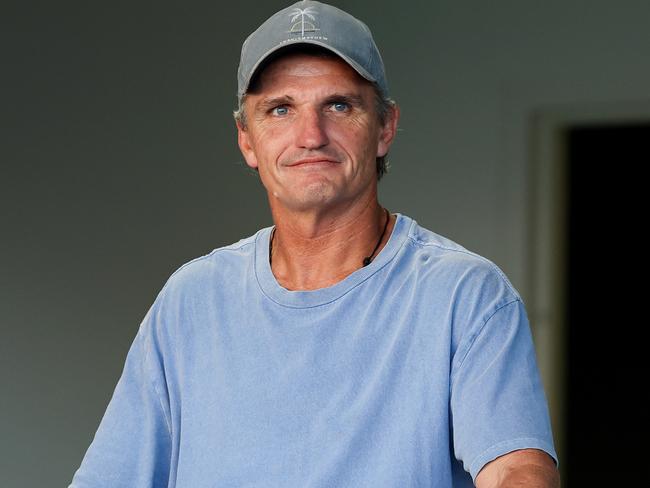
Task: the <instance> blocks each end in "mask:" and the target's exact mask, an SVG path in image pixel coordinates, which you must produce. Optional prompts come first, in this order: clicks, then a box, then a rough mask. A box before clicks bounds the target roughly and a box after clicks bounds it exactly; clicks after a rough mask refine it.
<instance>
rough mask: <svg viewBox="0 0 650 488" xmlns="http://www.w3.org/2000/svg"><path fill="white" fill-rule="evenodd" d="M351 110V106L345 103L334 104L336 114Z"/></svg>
mask: <svg viewBox="0 0 650 488" xmlns="http://www.w3.org/2000/svg"><path fill="white" fill-rule="evenodd" d="M349 108H350V106H349V105H348V104H347V103H345V102H334V103H333V104H332V109H333V110H334V111H335V112H345V111H346V110H347V109H349Z"/></svg>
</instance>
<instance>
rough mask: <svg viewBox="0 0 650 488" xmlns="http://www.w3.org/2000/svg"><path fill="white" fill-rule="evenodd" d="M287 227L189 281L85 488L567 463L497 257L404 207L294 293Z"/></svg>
mask: <svg viewBox="0 0 650 488" xmlns="http://www.w3.org/2000/svg"><path fill="white" fill-rule="evenodd" d="M270 231H271V228H265V229H262V230H260V231H259V232H257V233H256V234H255V235H253V236H251V237H249V238H247V239H244V240H242V241H240V242H238V243H236V244H233V245H231V246H228V247H223V248H220V249H216V250H215V251H213V252H212V253H210V254H208V255H207V256H203V257H201V258H198V259H195V260H193V261H191V262H189V263H187V264H186V265H184V266H182V267H181V268H180V269H179V270H178V271H176V272H175V273H174V274H173V275H172V276H171V278H170V279H169V281H168V282H167V283H166V284H165V286H164V287H163V289H162V291H161V292H160V294H159V295H158V297H157V299H156V301H155V302H154V304H153V305H152V307H151V309H150V310H149V312H148V313H147V315H146V317H145V319H144V321H143V322H142V325H141V326H140V329H139V331H138V334H137V336H136V338H135V340H134V342H133V345H132V346H131V349H130V351H129V354H128V357H127V360H126V364H125V367H124V372H123V374H122V377H121V378H120V380H119V382H118V384H117V387H116V389H115V392H114V395H113V398H112V400H111V402H110V404H109V406H108V409H107V410H106V413H105V415H104V418H103V420H102V422H101V424H100V426H99V429H98V431H97V434H96V435H95V439H94V441H93V443H92V444H91V446H90V447H89V449H88V452H87V453H86V456H85V458H84V460H83V462H82V464H81V467H80V468H79V470H78V471H77V472H76V474H75V476H74V479H73V482H72V485H71V486H72V487H75V488H85V487H110V488H119V487H128V488H134V487H179V488H180V487H183V488H202V487H210V488H212V487H247V488H252V487H263V488H275V487H282V488H288V487H290V488H295V487H300V488H316V487H318V488H325V487H328V488H331V487H336V488H342V487H350V488H360V487H372V488H377V487H382V488H406V487H435V488H445V487H452V486H454V487H459V486H472V481H471V478H470V475H471V477H475V476H476V475H477V473H478V472H479V470H480V469H481V468H482V467H483V466H484V465H485V464H486V463H487V462H489V461H490V460H492V459H494V458H495V457H497V456H499V455H502V454H504V453H507V452H510V451H513V450H516V449H521V448H537V449H542V450H544V451H546V452H547V453H549V454H550V455H551V456H553V458H556V454H555V452H554V448H553V441H552V435H551V429H550V424H549V418H548V411H547V406H546V400H545V397H544V392H543V390H542V386H541V383H540V378H539V374H538V370H537V366H536V361H535V353H534V348H533V344H532V340H531V334H530V330H529V325H528V321H527V318H526V313H525V310H524V306H523V304H522V301H521V298H520V296H519V295H518V293H517V292H516V291H515V290H514V289H513V287H512V285H511V284H510V283H509V281H508V280H507V278H506V277H505V276H504V275H503V273H502V272H501V271H500V270H499V269H498V268H497V267H496V266H495V265H494V264H492V263H491V262H490V261H488V260H486V259H484V258H482V257H480V256H477V255H476V254H473V253H471V252H469V251H467V250H466V249H464V248H462V247H461V246H459V245H458V244H455V243H454V242H452V241H450V240H448V239H445V238H443V237H441V236H439V235H437V234H434V233H433V232H431V231H428V230H426V229H424V228H422V227H420V226H419V225H418V224H417V223H416V222H415V221H414V220H412V219H410V218H409V217H407V216H405V215H401V214H398V215H397V221H396V224H395V228H394V230H393V232H392V234H391V236H390V239H389V241H388V243H387V245H386V246H385V247H384V248H383V249H382V251H381V252H380V253H379V254H378V255H377V257H376V258H375V260H374V261H373V262H372V263H371V264H370V265H369V266H367V267H364V268H361V269H359V270H358V271H355V272H354V273H352V274H351V275H349V276H348V277H347V278H345V279H344V280H342V281H340V282H339V283H337V284H336V285H334V286H331V287H328V288H323V289H319V290H314V291H288V290H286V289H285V288H282V287H281V286H280V285H279V284H278V283H277V281H276V280H275V277H274V276H273V274H272V272H271V268H270V266H269V260H268V249H269V235H270ZM468 473H469V474H468Z"/></svg>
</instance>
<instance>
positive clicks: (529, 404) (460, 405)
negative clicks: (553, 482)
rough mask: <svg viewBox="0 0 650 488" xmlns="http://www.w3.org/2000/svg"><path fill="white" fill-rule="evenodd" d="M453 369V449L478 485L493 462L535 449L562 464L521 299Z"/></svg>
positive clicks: (483, 330)
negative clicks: (480, 476) (556, 451)
mask: <svg viewBox="0 0 650 488" xmlns="http://www.w3.org/2000/svg"><path fill="white" fill-rule="evenodd" d="M460 352H461V353H462V356H461V357H460V358H459V359H458V361H456V362H455V364H454V366H452V377H451V419H452V426H451V428H452V435H453V448H454V453H455V456H456V458H457V459H458V460H459V461H461V462H462V463H463V466H464V468H465V470H466V471H468V472H469V473H470V475H471V476H472V479H476V476H477V474H478V473H479V471H480V470H481V468H482V467H483V466H484V465H485V464H486V463H488V462H490V461H492V460H493V459H495V458H497V457H498V456H501V455H503V454H506V453H508V452H511V451H514V450H518V449H526V448H535V449H541V450H543V451H545V452H547V453H548V454H549V455H550V456H551V457H553V459H555V462H556V463H557V455H556V453H555V450H554V447H553V437H552V433H551V426H550V420H549V414H548V407H547V403H546V397H545V395H544V391H543V387H542V384H541V380H540V376H539V371H538V368H537V362H536V358H535V349H534V346H533V341H532V337H531V333H530V327H529V324H528V319H527V316H526V311H525V309H524V305H523V303H522V302H521V299H519V298H517V299H513V300H512V301H510V302H508V303H506V304H504V305H501V306H500V307H497V308H496V310H495V311H494V312H493V313H492V314H491V315H489V316H488V317H487V319H486V320H485V321H484V323H483V324H482V325H480V327H478V328H477V330H476V331H475V332H473V335H471V336H470V337H468V338H467V341H466V345H465V347H464V348H463V349H462V351H460Z"/></svg>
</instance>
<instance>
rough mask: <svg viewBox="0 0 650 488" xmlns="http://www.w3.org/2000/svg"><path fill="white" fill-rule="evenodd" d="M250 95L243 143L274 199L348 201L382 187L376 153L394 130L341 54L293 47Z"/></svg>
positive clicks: (297, 204)
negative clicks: (299, 50)
mask: <svg viewBox="0 0 650 488" xmlns="http://www.w3.org/2000/svg"><path fill="white" fill-rule="evenodd" d="M258 86H259V89H257V90H256V91H255V93H249V94H248V95H247V97H246V101H245V107H244V110H245V112H246V118H247V126H246V127H245V128H244V127H242V126H241V125H240V124H238V136H239V147H240V149H241V151H242V154H243V155H244V157H245V158H246V162H247V164H248V165H249V166H250V167H252V168H257V169H258V170H259V174H260V178H261V180H262V183H263V184H264V186H265V188H266V190H267V192H268V194H269V199H270V203H271V206H272V207H275V206H276V205H279V206H281V207H283V208H285V209H287V210H292V211H308V210H312V209H315V208H320V209H324V208H328V207H331V206H336V205H343V206H349V205H352V204H354V203H355V202H360V201H362V200H363V199H364V196H366V197H368V198H369V197H370V196H372V195H374V194H375V193H376V185H377V170H376V161H375V160H376V158H377V156H384V155H385V154H386V153H387V152H388V149H389V147H390V144H391V142H392V140H393V137H394V135H395V128H396V123H397V110H395V111H394V112H393V113H390V114H389V115H388V117H386V123H385V124H383V125H382V124H381V123H380V121H379V117H378V116H377V108H376V98H375V92H374V89H373V87H372V85H371V84H370V83H369V82H367V81H366V80H364V79H363V78H361V77H360V76H359V75H358V74H357V73H356V71H354V70H353V69H352V68H351V67H350V66H349V65H348V64H347V63H345V62H344V61H342V60H340V59H339V58H323V57H315V56H310V55H306V54H290V55H287V56H284V57H280V58H279V59H277V60H275V61H273V62H272V63H270V64H269V65H268V66H267V67H266V68H265V69H264V71H263V72H262V73H261V75H260V79H259V85H258Z"/></svg>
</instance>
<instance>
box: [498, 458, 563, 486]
mask: <svg viewBox="0 0 650 488" xmlns="http://www.w3.org/2000/svg"><path fill="white" fill-rule="evenodd" d="M522 487H526V488H560V475H559V473H558V471H557V469H556V468H554V467H552V468H551V467H548V466H539V465H537V464H524V465H521V466H516V467H513V468H512V469H509V470H506V472H505V473H504V476H503V478H502V479H501V480H499V481H498V482H497V483H496V484H495V485H494V488H522Z"/></svg>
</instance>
